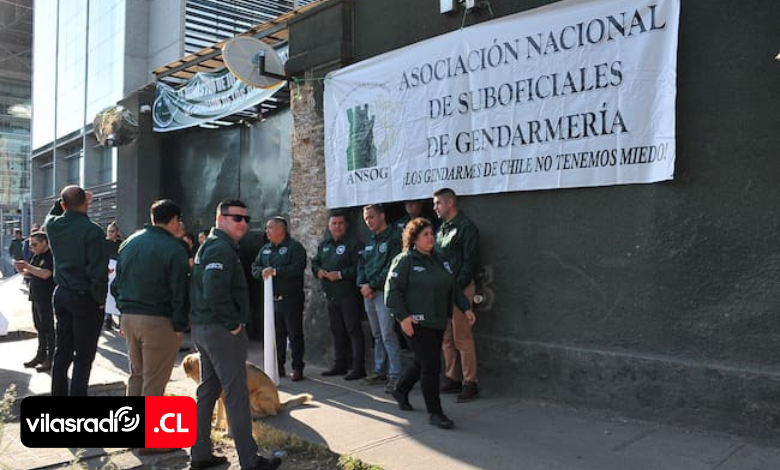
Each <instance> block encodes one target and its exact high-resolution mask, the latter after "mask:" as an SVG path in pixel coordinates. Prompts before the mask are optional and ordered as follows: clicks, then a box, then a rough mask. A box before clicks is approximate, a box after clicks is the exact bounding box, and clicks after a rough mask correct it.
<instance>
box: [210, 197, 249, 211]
mask: <svg viewBox="0 0 780 470" xmlns="http://www.w3.org/2000/svg"><path fill="white" fill-rule="evenodd" d="M228 207H243V208H244V209H246V204H244V201H241V200H239V199H223V200H222V201H220V202H219V204H218V205H217V213H218V214H225V212H227V209H228Z"/></svg>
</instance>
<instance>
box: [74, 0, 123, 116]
mask: <svg viewBox="0 0 780 470" xmlns="http://www.w3.org/2000/svg"><path fill="white" fill-rule="evenodd" d="M88 51H89V55H88V59H89V60H88V64H87V112H86V114H85V115H84V125H90V124H92V121H93V120H94V118H95V115H96V114H97V113H98V112H99V111H101V110H102V109H104V108H106V107H108V106H111V105H113V104H114V103H116V102H117V101H119V100H121V99H122V98H123V97H124V96H123V92H124V90H123V88H124V53H125V52H124V51H125V0H90V2H89V50H88Z"/></svg>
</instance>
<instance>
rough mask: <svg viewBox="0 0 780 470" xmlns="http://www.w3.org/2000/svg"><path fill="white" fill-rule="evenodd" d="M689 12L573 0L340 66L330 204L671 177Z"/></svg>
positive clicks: (330, 140)
mask: <svg viewBox="0 0 780 470" xmlns="http://www.w3.org/2000/svg"><path fill="white" fill-rule="evenodd" d="M679 11H680V5H679V0H644V1H635V0H568V1H563V2H559V3H555V4H552V5H548V6H545V7H542V8H537V9H535V10H530V11H527V12H523V13H519V14H515V15H511V16H507V17H503V18H500V19H497V20H493V21H490V22H486V23H482V24H478V25H475V26H471V27H468V28H465V29H462V30H459V31H453V32H451V33H448V34H445V35H442V36H438V37H435V38H432V39H429V40H426V41H422V42H419V43H417V44H414V45H411V46H408V47H405V48H403V49H398V50H395V51H392V52H389V53H386V54H383V55H380V56H377V57H373V58H371V59H368V60H365V61H362V62H359V63H357V64H354V65H351V66H349V67H346V68H343V69H341V70H337V71H335V72H333V73H331V74H330V75H329V76H328V78H327V79H326V80H325V158H326V174H327V205H328V207H345V206H354V205H362V204H368V203H374V202H388V201H401V200H406V199H416V198H428V197H431V193H432V192H433V191H434V190H436V189H439V188H442V187H449V188H452V189H454V190H455V191H456V192H457V193H458V194H484V193H496V192H506V191H526V190H537V189H551V188H571V187H583V186H604V185H614V184H631V183H652V182H656V181H663V180H670V179H672V178H673V174H674V160H675V96H676V76H677V75H676V74H677V32H678V24H679Z"/></svg>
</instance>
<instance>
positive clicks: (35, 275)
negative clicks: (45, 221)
mask: <svg viewBox="0 0 780 470" xmlns="http://www.w3.org/2000/svg"><path fill="white" fill-rule="evenodd" d="M30 250H31V251H32V253H33V257H32V259H31V260H30V262H29V263H28V262H27V261H24V260H15V261H14V267H15V268H16V270H17V271H18V272H20V273H22V274H24V275H25V277H26V278H27V279H29V281H30V301H32V311H33V324H34V325H35V330H36V331H37V332H38V353H37V354H36V355H35V357H34V358H33V359H32V360H31V361H28V362H25V363H24V367H35V366H38V367H37V368H36V370H37V371H38V372H44V371H47V370H49V369H51V363H52V359H53V358H54V311H53V310H52V306H51V295H52V293H53V292H54V278H53V277H52V273H53V272H54V260H53V259H52V256H51V251H49V240H48V238H47V237H46V234H45V233H43V232H33V233H32V235H30Z"/></svg>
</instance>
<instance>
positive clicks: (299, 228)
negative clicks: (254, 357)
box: [290, 81, 331, 365]
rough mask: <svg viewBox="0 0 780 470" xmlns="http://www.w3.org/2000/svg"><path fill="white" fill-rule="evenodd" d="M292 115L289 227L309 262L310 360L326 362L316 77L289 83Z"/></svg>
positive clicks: (325, 212) (321, 161)
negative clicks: (316, 266)
mask: <svg viewBox="0 0 780 470" xmlns="http://www.w3.org/2000/svg"><path fill="white" fill-rule="evenodd" d="M291 95H292V97H291V103H290V107H291V109H292V114H293V145H292V172H291V173H292V174H291V177H290V229H291V233H292V236H293V238H295V239H297V240H298V241H299V242H301V244H303V246H304V247H305V248H306V254H307V255H308V258H309V265H308V266H307V269H306V277H305V282H304V290H305V292H306V307H305V310H304V329H305V331H306V333H307V336H306V360H307V362H309V363H312V364H317V365H326V363H327V361H330V360H331V356H330V353H329V351H330V350H331V345H330V342H331V341H330V333H329V329H328V328H329V327H328V316H327V312H326V309H325V297H324V296H323V294H322V288H321V286H320V281H319V280H317V279H315V278H314V276H313V275H312V274H311V269H310V268H311V258H312V257H313V256H314V255H315V254H316V253H317V245H318V244H319V242H320V240H321V239H322V236H323V234H324V233H325V230H326V228H327V223H328V209H327V207H325V157H324V155H325V152H324V150H325V149H324V146H325V140H324V126H325V124H324V120H323V117H322V115H321V114H320V113H318V112H317V107H316V103H315V86H314V82H311V81H305V82H302V83H299V84H292V85H291Z"/></svg>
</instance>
